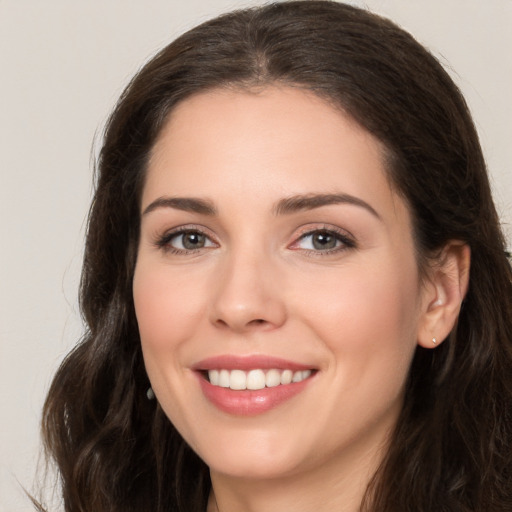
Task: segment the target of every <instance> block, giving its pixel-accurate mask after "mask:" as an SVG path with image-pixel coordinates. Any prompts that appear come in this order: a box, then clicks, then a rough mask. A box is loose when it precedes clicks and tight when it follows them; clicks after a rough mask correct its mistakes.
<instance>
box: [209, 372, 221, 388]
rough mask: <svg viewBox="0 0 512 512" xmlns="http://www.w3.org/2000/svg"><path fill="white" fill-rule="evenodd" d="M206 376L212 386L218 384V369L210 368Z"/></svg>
mask: <svg viewBox="0 0 512 512" xmlns="http://www.w3.org/2000/svg"><path fill="white" fill-rule="evenodd" d="M208 378H209V379H210V382H211V383H212V384H213V385H214V386H218V385H219V370H210V371H209V372H208Z"/></svg>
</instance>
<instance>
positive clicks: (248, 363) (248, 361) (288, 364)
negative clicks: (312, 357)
mask: <svg viewBox="0 0 512 512" xmlns="http://www.w3.org/2000/svg"><path fill="white" fill-rule="evenodd" d="M272 368H276V369H282V370H292V371H299V370H311V369H314V368H313V367H312V366H311V365H307V364H302V363H297V362H295V361H289V360H287V359H282V358H279V357H272V356H268V355H247V356H236V355H228V354H226V355H219V356H214V357H208V358H206V359H203V360H201V361H199V362H197V363H196V364H194V365H193V369H194V370H196V371H205V370H218V369H223V370H244V371H249V370H256V369H258V370H270V369H272Z"/></svg>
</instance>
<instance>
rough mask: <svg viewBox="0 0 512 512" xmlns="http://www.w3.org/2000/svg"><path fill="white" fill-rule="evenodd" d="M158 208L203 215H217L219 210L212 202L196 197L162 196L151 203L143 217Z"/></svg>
mask: <svg viewBox="0 0 512 512" xmlns="http://www.w3.org/2000/svg"><path fill="white" fill-rule="evenodd" d="M158 208H174V209H176V210H183V211H186V212H195V213H200V214H202V215H211V216H212V215H217V209H216V208H215V206H214V205H213V203H212V202H211V201H208V200H207V199H199V198H196V197H168V196H162V197H159V198H158V199H155V200H154V201H153V202H152V203H150V204H149V205H148V206H147V207H146V208H145V209H144V211H143V212H142V215H143V216H144V215H147V214H148V213H150V212H152V211H154V210H156V209H158Z"/></svg>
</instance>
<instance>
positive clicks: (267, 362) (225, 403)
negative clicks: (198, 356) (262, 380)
mask: <svg viewBox="0 0 512 512" xmlns="http://www.w3.org/2000/svg"><path fill="white" fill-rule="evenodd" d="M271 368H278V369H283V370H292V371H299V370H308V369H313V368H312V367H311V366H307V365H304V364H299V363H295V362H293V361H287V360H285V359H280V358H275V357H270V356H260V355H257V356H242V357H240V356H233V355H223V356H216V357H211V358H208V359H204V360H202V361H200V362H199V363H197V364H195V365H194V367H193V369H194V370H195V373H196V375H197V378H198V380H199V385H200V386H201V390H202V392H203V394H204V396H205V397H206V398H207V399H208V400H209V401H210V402H211V403H212V404H213V405H214V406H215V407H217V408H218V409H220V410H221V411H223V412H226V413H228V414H232V415H237V416H256V415H258V414H262V413H264V412H267V411H270V410H271V409H274V408H275V407H277V406H279V405H280V404H282V403H284V402H286V401H288V400H289V399H291V398H293V397H294V396H296V395H297V394H299V393H300V392H301V391H303V390H304V389H305V388H306V386H308V385H309V384H310V382H311V380H312V379H313V377H314V376H313V377H310V378H308V379H305V380H303V381H301V382H293V383H291V384H286V385H281V386H276V387H273V388H263V389H258V390H243V391H235V390H232V389H229V388H222V387H220V386H213V385H212V384H210V383H209V382H208V380H206V379H205V378H204V376H203V374H202V373H201V372H204V371H206V370H215V369H226V370H237V369H238V370H244V371H249V370H254V369H261V370H268V369H271Z"/></svg>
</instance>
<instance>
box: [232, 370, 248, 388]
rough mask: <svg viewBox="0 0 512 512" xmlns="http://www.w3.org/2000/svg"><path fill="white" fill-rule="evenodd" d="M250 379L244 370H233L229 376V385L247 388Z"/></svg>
mask: <svg viewBox="0 0 512 512" xmlns="http://www.w3.org/2000/svg"><path fill="white" fill-rule="evenodd" d="M248 380H249V379H248V378H247V377H246V376H245V372H243V371H242V370H232V371H231V375H230V376H229V387H230V388H231V389H246V388H247V381H248Z"/></svg>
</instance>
